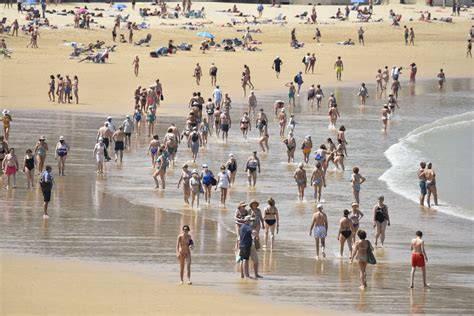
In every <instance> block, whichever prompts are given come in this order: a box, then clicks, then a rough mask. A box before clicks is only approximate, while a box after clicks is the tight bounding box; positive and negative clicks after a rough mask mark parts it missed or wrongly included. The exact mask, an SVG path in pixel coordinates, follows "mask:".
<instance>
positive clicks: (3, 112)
mask: <svg viewBox="0 0 474 316" xmlns="http://www.w3.org/2000/svg"><path fill="white" fill-rule="evenodd" d="M8 113H10V111H8V110H7V109H4V110H3V111H2V114H8Z"/></svg>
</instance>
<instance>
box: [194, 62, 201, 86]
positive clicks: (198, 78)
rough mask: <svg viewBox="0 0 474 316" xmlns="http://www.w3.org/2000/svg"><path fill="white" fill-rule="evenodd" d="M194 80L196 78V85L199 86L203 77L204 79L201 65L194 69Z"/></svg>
mask: <svg viewBox="0 0 474 316" xmlns="http://www.w3.org/2000/svg"><path fill="white" fill-rule="evenodd" d="M193 77H194V78H196V84H197V85H198V86H199V84H200V82H201V77H202V69H201V66H200V65H199V63H197V64H196V67H195V68H194V75H193Z"/></svg>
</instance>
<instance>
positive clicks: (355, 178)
mask: <svg viewBox="0 0 474 316" xmlns="http://www.w3.org/2000/svg"><path fill="white" fill-rule="evenodd" d="M352 172H353V173H352V177H351V182H352V194H353V196H354V199H355V201H356V202H357V203H360V201H359V193H360V185H361V184H362V183H364V182H365V180H366V179H365V178H364V177H363V176H361V175H360V174H359V168H358V167H354V168H352Z"/></svg>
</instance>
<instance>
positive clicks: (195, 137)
mask: <svg viewBox="0 0 474 316" xmlns="http://www.w3.org/2000/svg"><path fill="white" fill-rule="evenodd" d="M198 139H199V135H198V133H193V136H192V137H191V140H192V141H193V142H197V141H198Z"/></svg>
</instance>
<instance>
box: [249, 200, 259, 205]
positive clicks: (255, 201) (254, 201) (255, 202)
mask: <svg viewBox="0 0 474 316" xmlns="http://www.w3.org/2000/svg"><path fill="white" fill-rule="evenodd" d="M252 204H257V206H256V207H258V206H259V205H260V203H258V202H257V200H255V199H253V200H252V201H250V203H249V206H250V207H252Z"/></svg>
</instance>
